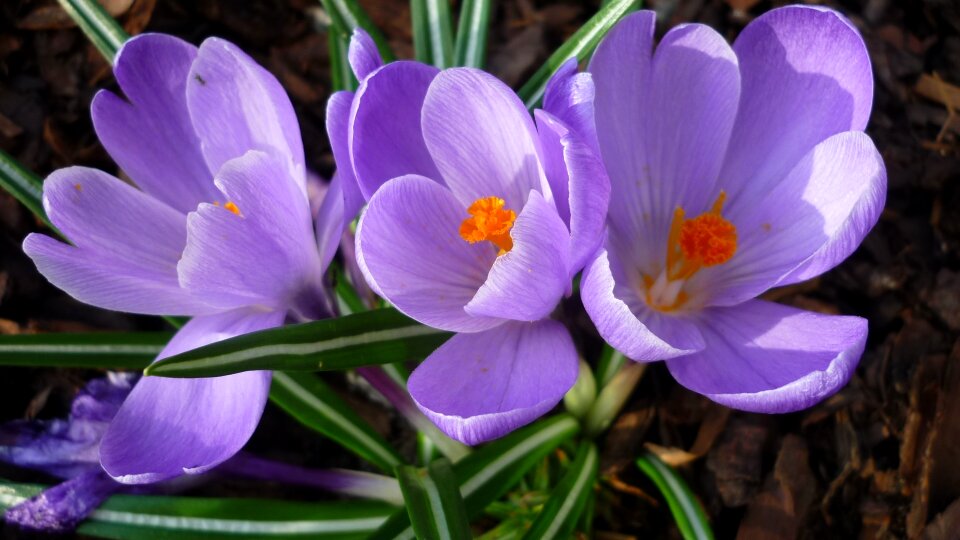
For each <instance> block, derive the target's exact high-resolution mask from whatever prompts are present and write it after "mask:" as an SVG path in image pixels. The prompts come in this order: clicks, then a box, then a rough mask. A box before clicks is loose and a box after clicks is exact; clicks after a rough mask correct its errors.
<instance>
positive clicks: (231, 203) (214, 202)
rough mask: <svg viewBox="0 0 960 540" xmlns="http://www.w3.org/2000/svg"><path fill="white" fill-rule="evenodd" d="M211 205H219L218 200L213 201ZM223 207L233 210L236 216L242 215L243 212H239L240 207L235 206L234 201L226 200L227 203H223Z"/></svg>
mask: <svg viewBox="0 0 960 540" xmlns="http://www.w3.org/2000/svg"><path fill="white" fill-rule="evenodd" d="M213 205H214V206H220V201H213ZM223 209H224V210H229V211H231V212H233V213H234V214H236V215H238V216H242V215H243V214H241V213H240V207H239V206H237V205H236V204H235V203H233V202H230V201H227V204H225V205H223Z"/></svg>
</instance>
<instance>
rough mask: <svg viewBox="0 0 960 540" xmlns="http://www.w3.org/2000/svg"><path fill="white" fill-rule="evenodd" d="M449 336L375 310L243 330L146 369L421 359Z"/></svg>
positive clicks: (172, 371) (306, 366) (199, 373)
mask: <svg viewBox="0 0 960 540" xmlns="http://www.w3.org/2000/svg"><path fill="white" fill-rule="evenodd" d="M449 337H450V333H448V332H443V331H441V330H436V329H434V328H430V327H428V326H424V325H422V324H420V323H417V322H415V321H413V320H412V319H409V318H407V317H406V316H404V315H403V314H401V313H400V312H399V311H397V310H395V309H392V308H388V309H377V310H373V311H365V312H362V313H355V314H353V315H347V316H345V317H338V318H335V319H323V320H319V321H314V322H309V323H303V324H295V325H288V326H282V327H279V328H272V329H269V330H262V331H260V332H253V333H251V334H244V335H241V336H237V337H234V338H230V339H227V340H224V341H219V342H217V343H213V344H211V345H207V346H204V347H200V348H199V349H193V350H191V351H188V352H185V353H183V354H179V355H176V356H171V357H170V358H165V359H163V360H161V361H159V362H157V363H155V364H153V365H151V366H150V367H148V368H147V369H146V371H145V373H146V374H147V375H158V376H163V377H217V376H220V375H230V374H232V373H239V372H241V371H251V370H260V369H272V370H277V371H319V370H337V369H349V368H355V367H361V366H367V365H372V364H388V363H392V362H402V361H407V360H422V359H423V358H425V357H426V356H427V355H428V354H430V353H431V352H433V351H434V350H435V349H436V348H437V347H439V346H440V345H441V344H443V342H444V341H446V340H447V339H449Z"/></svg>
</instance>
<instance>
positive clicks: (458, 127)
mask: <svg viewBox="0 0 960 540" xmlns="http://www.w3.org/2000/svg"><path fill="white" fill-rule="evenodd" d="M423 138H424V140H425V141H426V143H427V148H429V149H430V155H431V156H433V159H434V161H435V162H436V164H437V168H438V169H439V170H440V174H441V175H442V176H443V179H444V181H445V182H446V183H447V186H449V187H450V190H451V191H453V193H454V195H456V197H457V199H459V200H460V202H461V203H462V204H463V205H464V206H469V205H470V204H471V203H473V201H475V200H477V199H482V198H485V197H500V198H501V199H503V200H505V201H506V203H507V205H506V206H507V208H511V209H513V210H515V211H516V210H519V209H520V208H523V205H524V204H526V202H527V195H528V194H529V193H530V191H531V190H537V191H541V190H544V187H545V186H544V184H545V183H546V177H545V176H544V172H543V168H542V166H541V164H540V149H539V145H540V142H539V140H538V138H537V132H536V129H535V127H534V125H533V120H532V119H531V118H530V114H529V113H528V112H527V109H526V108H525V107H524V106H523V102H522V101H520V98H518V97H517V95H516V94H515V93H514V92H513V90H511V89H510V88H509V87H508V86H507V85H505V84H503V83H502V82H500V81H499V80H498V79H497V78H496V77H494V76H492V75H489V74H487V73H484V72H482V71H479V70H476V69H471V68H453V69H448V70H445V71H443V72H442V73H440V75H437V78H436V79H434V81H433V83H432V84H431V85H430V90H429V91H428V92H427V97H426V99H425V100H424V102H423Z"/></svg>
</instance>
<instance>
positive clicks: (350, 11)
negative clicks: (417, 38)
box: [320, 0, 396, 62]
mask: <svg viewBox="0 0 960 540" xmlns="http://www.w3.org/2000/svg"><path fill="white" fill-rule="evenodd" d="M320 3H321V4H323V9H324V11H326V12H327V14H328V15H330V19H331V20H332V21H333V24H334V26H336V27H338V29H339V30H340V31H341V32H344V33H345V34H346V36H347V38H348V39H349V37H350V35H351V34H352V33H353V29H354V28H363V29H364V30H366V32H367V33H368V34H370V37H371V38H373V41H374V42H375V43H376V44H377V50H378V51H380V56H382V57H383V61H384V62H392V61H394V60H395V59H396V56H394V54H393V51H392V50H391V49H390V44H389V43H387V38H386V37H384V35H383V32H381V31H380V29H379V28H377V27H376V25H374V24H373V21H371V20H370V16H369V15H367V12H366V11H364V10H363V8H362V7H361V6H360V4H359V3H358V2H357V0H320ZM331 56H332V55H331Z"/></svg>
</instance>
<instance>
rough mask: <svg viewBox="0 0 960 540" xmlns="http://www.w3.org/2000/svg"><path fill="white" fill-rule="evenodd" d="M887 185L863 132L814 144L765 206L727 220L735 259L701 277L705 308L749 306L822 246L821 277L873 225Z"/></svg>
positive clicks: (763, 202) (761, 204) (879, 161)
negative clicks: (732, 232)
mask: <svg viewBox="0 0 960 540" xmlns="http://www.w3.org/2000/svg"><path fill="white" fill-rule="evenodd" d="M885 185H886V171H885V169H884V166H883V160H882V158H881V157H880V154H879V153H878V152H877V149H876V147H874V145H873V142H872V141H871V140H870V137H868V136H867V135H866V134H864V133H863V132H860V131H851V132H847V133H840V134H837V135H834V136H832V137H830V138H829V139H827V140H826V141H824V142H822V143H820V144H818V145H817V146H816V147H814V148H813V150H811V151H810V152H809V153H807V155H806V156H805V157H804V158H803V159H802V160H800V162H799V163H798V164H797V165H796V166H795V167H794V169H793V170H792V171H790V173H789V174H788V175H787V177H786V178H785V179H784V181H783V182H781V183H780V184H779V185H778V186H777V187H776V188H775V189H773V190H772V191H770V192H769V193H767V194H766V195H765V196H764V198H762V199H760V200H757V201H755V202H754V204H753V205H752V206H751V207H750V208H746V207H743V208H742V209H741V214H739V215H734V214H731V215H730V219H731V220H732V221H733V223H734V224H735V225H736V226H737V237H738V238H737V243H738V246H737V253H736V254H735V255H734V256H733V258H732V259H730V261H728V262H727V263H725V264H722V265H719V266H716V267H714V268H710V269H707V270H703V271H701V273H703V274H704V275H703V276H702V279H703V280H709V282H710V285H709V287H708V288H709V293H708V294H709V299H708V300H707V303H708V304H710V305H721V306H732V305H735V304H739V303H740V302H743V301H745V300H749V299H751V298H754V297H756V296H757V295H759V294H760V293H762V292H763V291H765V290H767V289H769V288H770V287H772V286H774V285H776V284H777V283H778V282H780V281H781V279H782V278H783V277H784V276H785V275H786V274H787V273H788V272H791V271H792V270H793V269H794V268H796V267H797V266H798V265H800V264H801V263H803V262H804V261H805V260H806V259H808V258H809V257H810V256H811V255H814V254H815V253H818V252H819V253H823V252H820V250H821V248H822V247H823V246H824V245H826V246H828V247H827V248H826V249H827V252H826V253H824V254H823V255H822V258H821V259H819V262H817V263H816V264H818V265H819V268H820V269H821V270H822V269H824V266H825V265H830V266H832V265H834V264H837V263H838V262H839V261H840V260H842V257H843V256H846V254H848V253H849V252H851V251H853V249H855V248H856V246H857V245H858V244H859V242H860V240H861V239H862V238H863V236H864V235H865V234H866V232H867V231H869V229H870V228H871V227H872V226H873V224H874V223H875V222H876V219H877V217H878V216H879V213H880V209H882V208H883V201H884V196H885V189H884V186H885ZM819 256H820V255H819V254H818V257H819ZM808 268H809V267H808ZM697 277H701V276H697Z"/></svg>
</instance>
